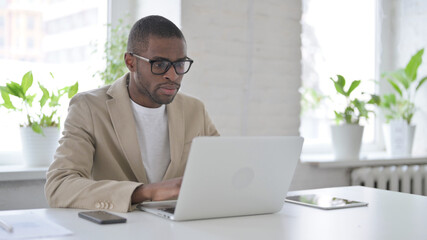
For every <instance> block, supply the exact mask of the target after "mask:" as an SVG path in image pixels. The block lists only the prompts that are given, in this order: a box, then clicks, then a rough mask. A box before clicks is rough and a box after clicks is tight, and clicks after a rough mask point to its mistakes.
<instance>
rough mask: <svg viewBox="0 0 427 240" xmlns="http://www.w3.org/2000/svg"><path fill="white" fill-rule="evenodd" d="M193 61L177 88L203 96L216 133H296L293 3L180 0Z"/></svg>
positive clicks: (297, 5)
mask: <svg viewBox="0 0 427 240" xmlns="http://www.w3.org/2000/svg"><path fill="white" fill-rule="evenodd" d="M181 9H182V20H181V24H182V30H183V32H184V35H185V36H186V39H187V43H188V55H189V56H190V57H191V58H193V59H194V60H195V63H194V65H193V67H192V69H191V71H190V72H189V73H188V74H187V75H186V76H185V78H184V82H183V91H184V92H186V93H189V94H191V95H194V96H197V97H199V98H201V99H202V100H203V101H204V102H205V104H206V105H207V107H208V111H209V113H210V115H211V117H212V119H213V120H214V122H215V124H216V126H217V128H218V129H219V131H220V133H221V134H222V135H298V128H299V111H300V107H299V98H300V96H299V93H298V88H299V87H300V85H301V81H300V75H301V64H300V59H301V53H300V46H301V41H300V33H301V26H300V23H299V21H300V17H301V2H300V1H299V0H288V1H283V0H271V1H250V0H234V1H228V0H220V1H210V0H201V1H193V0H182V7H181Z"/></svg>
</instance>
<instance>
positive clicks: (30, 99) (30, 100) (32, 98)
mask: <svg viewBox="0 0 427 240" xmlns="http://www.w3.org/2000/svg"><path fill="white" fill-rule="evenodd" d="M36 96H37V94H33V95H28V96H27V98H26V100H25V101H26V102H27V104H28V106H30V107H32V106H33V101H34V99H35V98H36Z"/></svg>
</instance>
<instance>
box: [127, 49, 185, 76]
mask: <svg viewBox="0 0 427 240" xmlns="http://www.w3.org/2000/svg"><path fill="white" fill-rule="evenodd" d="M129 54H130V55H131V56H135V57H137V58H139V59H141V60H144V61H146V62H148V63H150V64H151V72H152V73H153V74H154V75H162V74H165V73H166V72H167V71H169V69H170V68H171V66H173V68H174V69H175V72H176V74H178V75H183V74H186V73H187V72H188V71H189V70H190V67H191V64H193V60H192V59H190V58H188V57H185V58H184V59H181V60H178V61H175V62H171V61H169V60H166V59H159V60H150V59H148V58H145V57H141V56H138V55H136V54H135V53H129Z"/></svg>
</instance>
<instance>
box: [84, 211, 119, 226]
mask: <svg viewBox="0 0 427 240" xmlns="http://www.w3.org/2000/svg"><path fill="white" fill-rule="evenodd" d="M79 217H81V218H84V219H86V220H89V221H92V222H95V223H98V224H112V223H125V222H126V218H124V217H120V216H118V215H115V214H112V213H109V212H106V211H87V212H79Z"/></svg>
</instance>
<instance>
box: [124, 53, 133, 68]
mask: <svg viewBox="0 0 427 240" xmlns="http://www.w3.org/2000/svg"><path fill="white" fill-rule="evenodd" d="M124 60H125V64H126V67H127V68H128V69H129V71H130V72H135V71H136V62H135V58H134V57H132V56H131V55H130V54H129V53H125V55H124Z"/></svg>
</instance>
